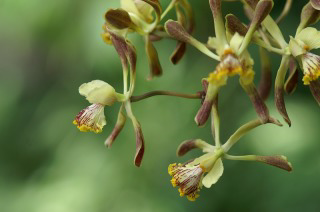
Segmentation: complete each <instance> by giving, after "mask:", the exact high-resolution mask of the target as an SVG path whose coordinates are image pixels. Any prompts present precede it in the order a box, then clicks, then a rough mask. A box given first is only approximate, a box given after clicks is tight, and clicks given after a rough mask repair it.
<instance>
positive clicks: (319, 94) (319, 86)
mask: <svg viewBox="0 0 320 212" xmlns="http://www.w3.org/2000/svg"><path fill="white" fill-rule="evenodd" d="M309 86H310V91H311V93H312V95H313V97H314V99H315V100H316V101H317V102H318V104H319V106H320V79H318V80H316V81H311V82H310V85H309Z"/></svg>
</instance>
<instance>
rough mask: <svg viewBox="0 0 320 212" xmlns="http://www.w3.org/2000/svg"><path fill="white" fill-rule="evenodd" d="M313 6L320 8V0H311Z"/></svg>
mask: <svg viewBox="0 0 320 212" xmlns="http://www.w3.org/2000/svg"><path fill="white" fill-rule="evenodd" d="M310 3H311V5H312V7H313V8H314V9H316V10H320V0H310Z"/></svg>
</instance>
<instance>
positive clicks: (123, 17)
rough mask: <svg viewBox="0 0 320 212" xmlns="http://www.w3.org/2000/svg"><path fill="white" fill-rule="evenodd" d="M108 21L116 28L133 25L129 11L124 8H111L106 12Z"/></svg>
mask: <svg viewBox="0 0 320 212" xmlns="http://www.w3.org/2000/svg"><path fill="white" fill-rule="evenodd" d="M105 19H106V21H107V22H108V23H109V24H110V25H111V26H112V27H115V28H116V29H126V28H129V27H130V26H133V25H134V23H133V22H132V21H131V19H130V16H129V13H128V12H127V11H125V10H123V9H115V10H114V9H110V10H108V11H107V12H106V14H105Z"/></svg>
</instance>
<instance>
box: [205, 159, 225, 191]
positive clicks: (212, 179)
mask: <svg viewBox="0 0 320 212" xmlns="http://www.w3.org/2000/svg"><path fill="white" fill-rule="evenodd" d="M222 174H223V164H222V160H221V158H219V159H218V160H217V161H216V162H215V164H214V166H213V167H212V169H211V170H210V171H209V173H208V174H207V175H206V176H205V177H204V178H203V180H202V184H203V185H204V186H205V187H206V188H210V187H211V186H212V185H213V184H215V183H216V182H217V181H218V180H219V178H220V177H221V176H222Z"/></svg>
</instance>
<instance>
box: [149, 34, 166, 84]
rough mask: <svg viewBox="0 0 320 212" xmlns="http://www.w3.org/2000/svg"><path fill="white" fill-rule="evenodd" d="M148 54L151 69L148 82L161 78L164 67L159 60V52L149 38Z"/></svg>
mask: <svg viewBox="0 0 320 212" xmlns="http://www.w3.org/2000/svg"><path fill="white" fill-rule="evenodd" d="M146 54H147V57H148V62H149V68H150V75H149V76H148V80H151V79H152V78H153V77H155V76H161V75H162V67H161V64H160V61H159V58H158V52H157V50H156V48H155V47H154V46H153V44H152V42H151V41H150V39H149V37H148V36H147V37H146Z"/></svg>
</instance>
